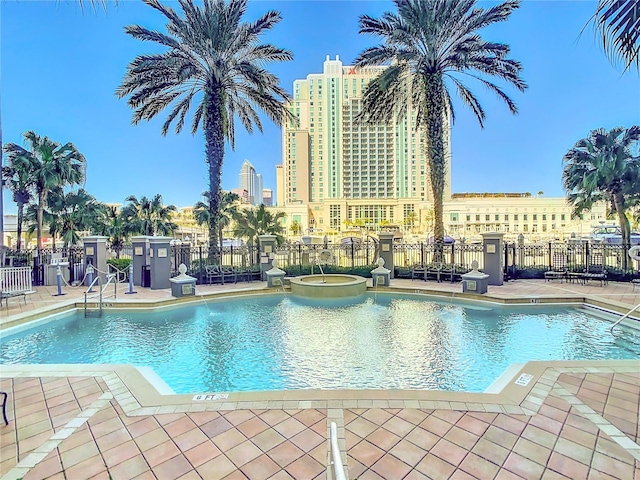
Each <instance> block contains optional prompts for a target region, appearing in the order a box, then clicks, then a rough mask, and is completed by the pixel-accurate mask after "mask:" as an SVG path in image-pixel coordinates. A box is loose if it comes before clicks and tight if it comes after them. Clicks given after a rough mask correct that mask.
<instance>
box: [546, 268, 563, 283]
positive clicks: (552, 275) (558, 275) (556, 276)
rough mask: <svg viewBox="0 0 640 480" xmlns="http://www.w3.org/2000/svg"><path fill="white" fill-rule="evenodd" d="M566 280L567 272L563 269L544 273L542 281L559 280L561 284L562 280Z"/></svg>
mask: <svg viewBox="0 0 640 480" xmlns="http://www.w3.org/2000/svg"><path fill="white" fill-rule="evenodd" d="M565 279H567V270H566V269H564V268H552V269H551V270H548V271H546V272H544V281H545V282H550V281H551V280H560V283H562V281H563V280H565Z"/></svg>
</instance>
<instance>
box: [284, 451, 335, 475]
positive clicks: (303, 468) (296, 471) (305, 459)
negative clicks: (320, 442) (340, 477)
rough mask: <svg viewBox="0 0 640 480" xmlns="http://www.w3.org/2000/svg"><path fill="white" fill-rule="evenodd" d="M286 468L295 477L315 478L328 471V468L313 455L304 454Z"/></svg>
mask: <svg viewBox="0 0 640 480" xmlns="http://www.w3.org/2000/svg"><path fill="white" fill-rule="evenodd" d="M285 470H286V471H287V473H288V474H289V475H291V476H292V477H293V478H315V477H316V476H317V475H319V474H321V473H322V472H324V471H326V468H325V467H324V466H323V465H320V464H319V463H318V462H317V461H316V460H315V459H313V458H312V457H311V456H309V455H303V456H302V457H300V458H298V459H297V460H296V461H295V462H293V463H290V464H289V465H287V467H286V468H285Z"/></svg>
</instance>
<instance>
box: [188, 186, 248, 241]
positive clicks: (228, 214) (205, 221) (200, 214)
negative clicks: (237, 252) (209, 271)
mask: <svg viewBox="0 0 640 480" xmlns="http://www.w3.org/2000/svg"><path fill="white" fill-rule="evenodd" d="M202 196H203V197H204V198H205V199H207V203H204V202H198V203H196V204H195V205H194V206H193V216H194V218H195V221H196V223H197V224H198V225H200V226H207V227H209V226H210V225H211V221H210V217H211V214H210V210H209V205H208V199H209V192H208V191H206V192H202ZM239 200H240V197H239V196H238V194H236V193H233V192H224V191H223V192H220V207H219V209H218V217H219V218H218V220H217V221H216V222H214V223H215V224H216V225H217V228H218V232H217V237H218V247H219V248H220V249H222V241H223V240H224V230H225V229H226V228H228V227H229V226H230V225H231V221H232V220H233V216H234V215H235V213H236V211H237V209H238V206H237V203H238V201H239ZM209 238H211V235H209Z"/></svg>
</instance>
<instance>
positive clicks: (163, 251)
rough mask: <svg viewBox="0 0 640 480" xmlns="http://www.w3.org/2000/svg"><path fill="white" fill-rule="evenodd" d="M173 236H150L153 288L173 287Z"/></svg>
mask: <svg viewBox="0 0 640 480" xmlns="http://www.w3.org/2000/svg"><path fill="white" fill-rule="evenodd" d="M170 241H171V237H149V247H150V252H149V253H150V258H149V266H150V267H151V268H150V270H151V290H161V289H163V288H171V282H170V281H169V280H170V279H171V244H170V243H169V242H170Z"/></svg>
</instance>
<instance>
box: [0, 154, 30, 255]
mask: <svg viewBox="0 0 640 480" xmlns="http://www.w3.org/2000/svg"><path fill="white" fill-rule="evenodd" d="M7 146H8V145H5V151H7V149H6V147H7ZM7 158H8V162H9V163H8V164H7V165H5V166H4V167H2V180H3V181H4V184H5V185H6V186H7V187H8V188H9V191H11V193H12V198H13V201H14V202H16V205H17V207H18V225H17V230H18V231H17V234H18V238H17V242H16V250H17V251H20V249H21V247H22V224H23V222H24V209H25V206H26V205H28V204H29V202H31V197H32V193H33V189H34V185H33V181H32V177H31V172H32V170H33V169H34V162H33V157H32V156H31V155H22V154H20V153H18V152H15V151H11V149H9V151H7Z"/></svg>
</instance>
